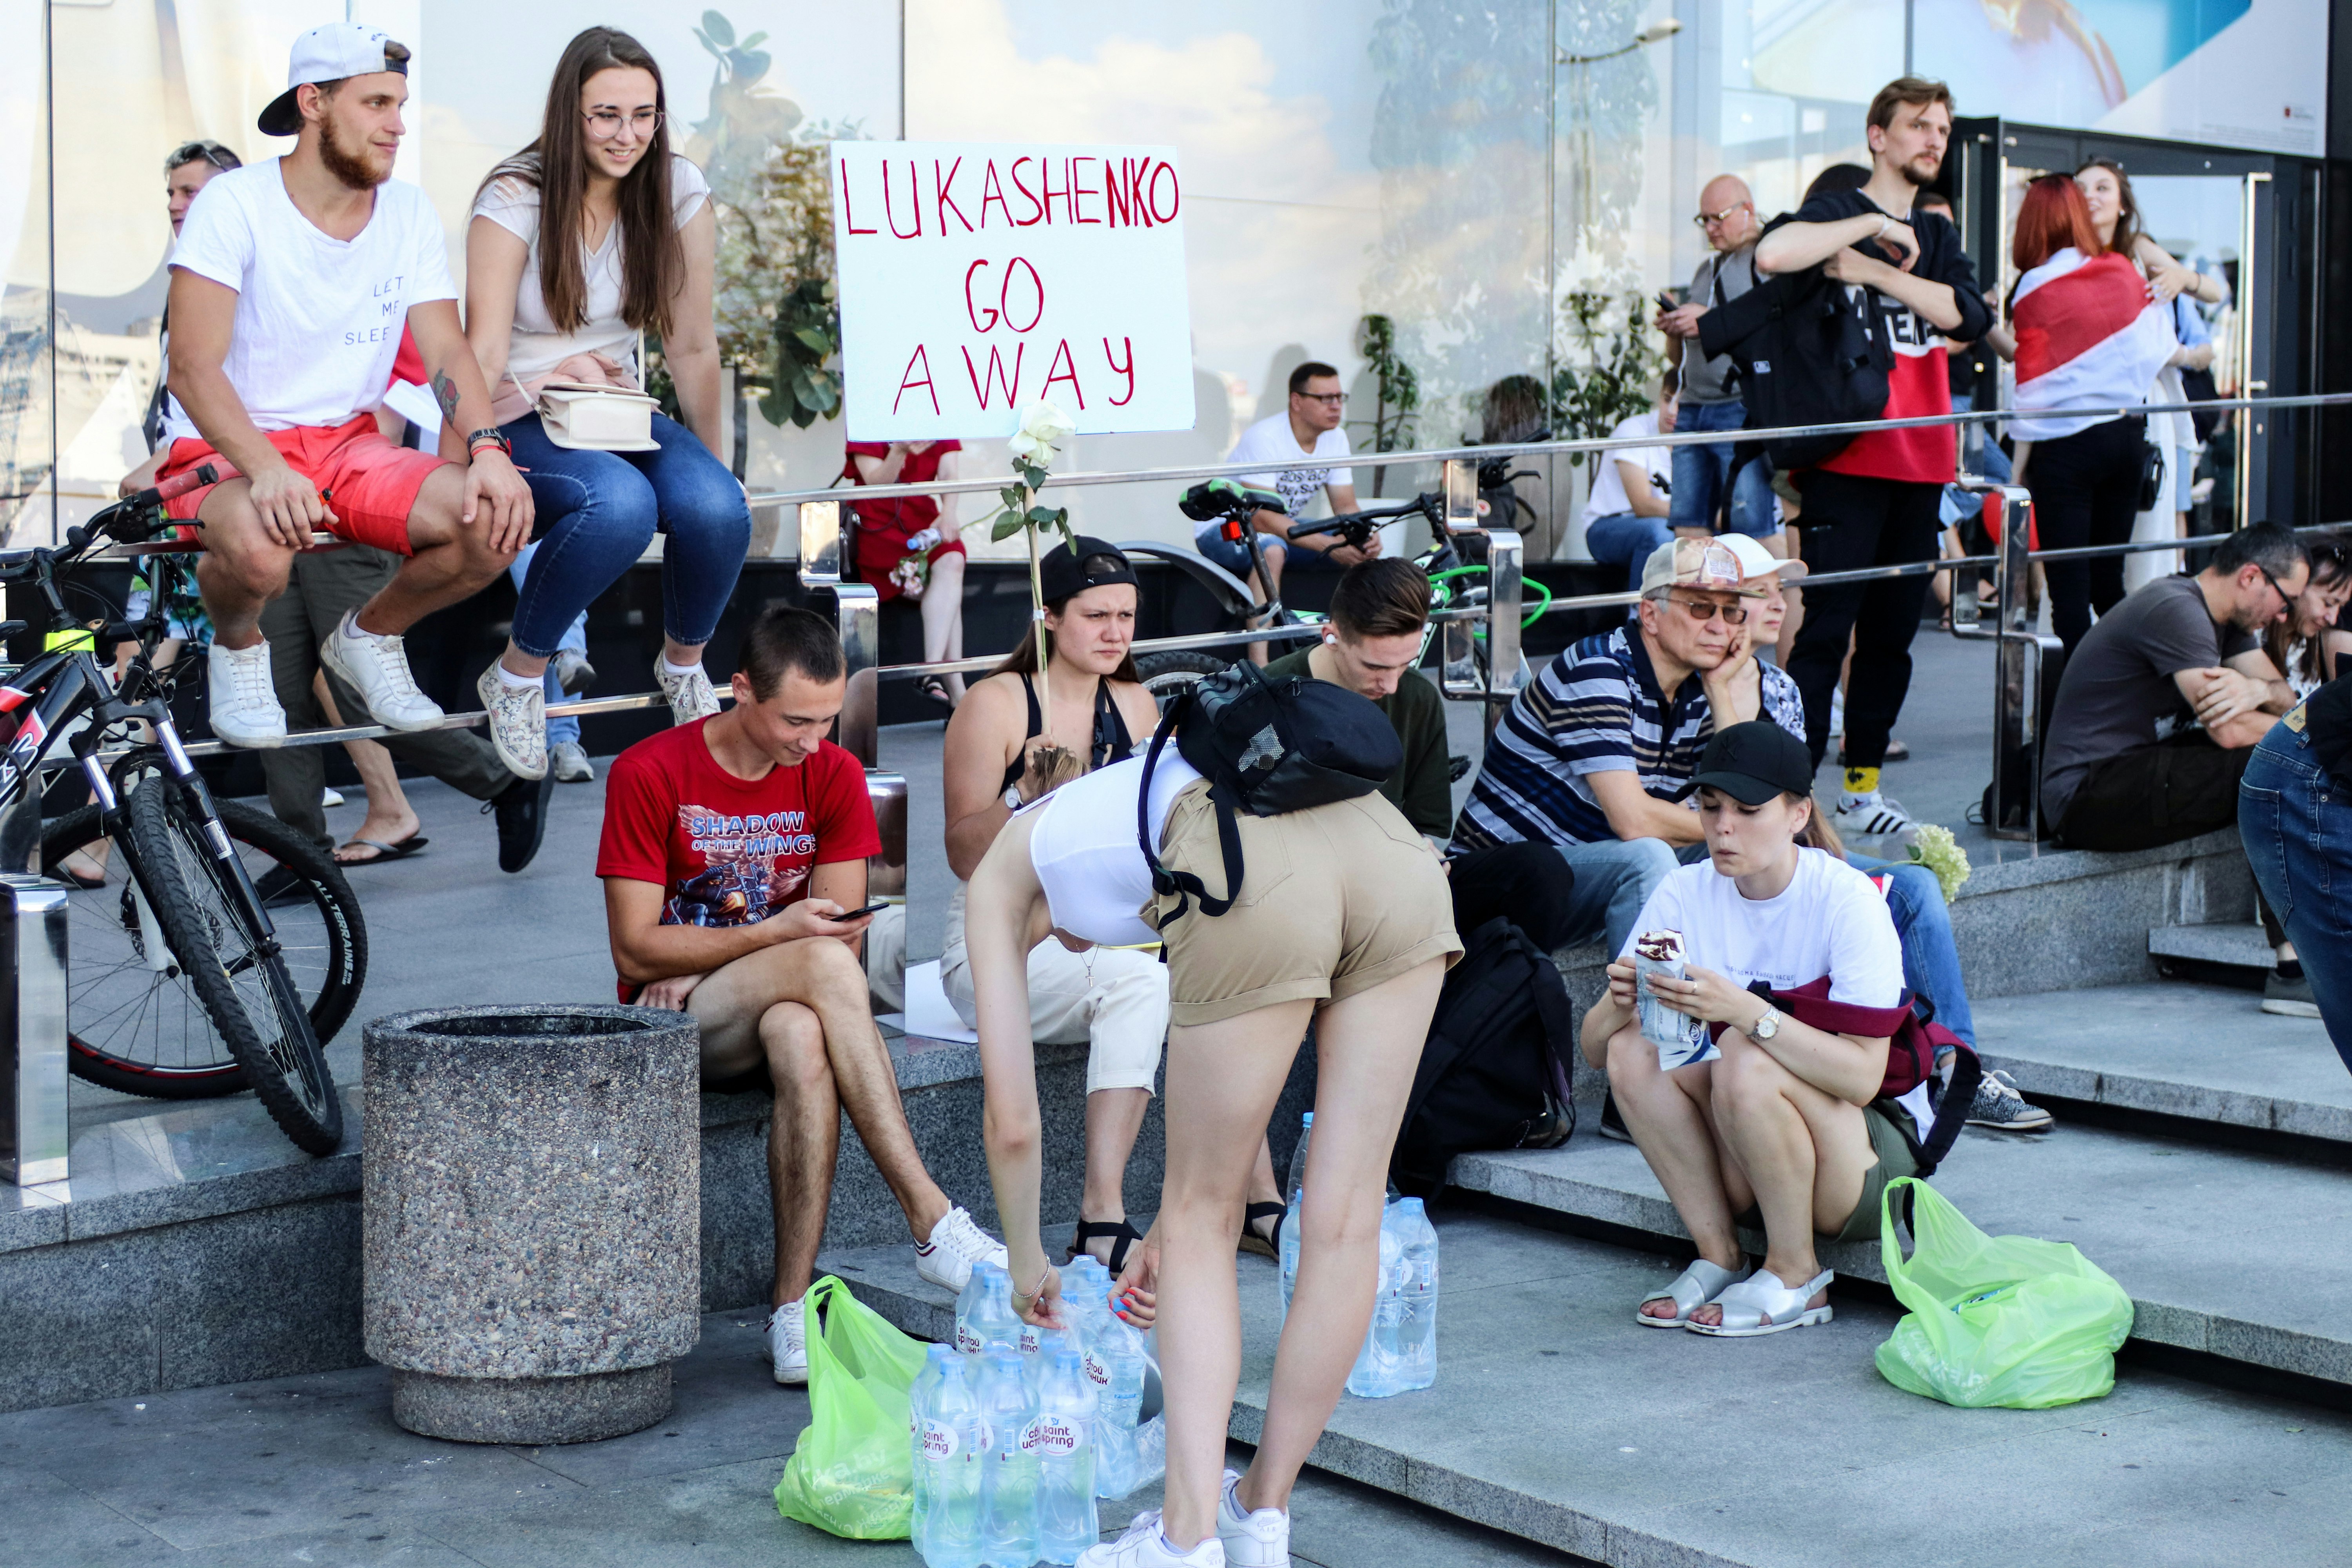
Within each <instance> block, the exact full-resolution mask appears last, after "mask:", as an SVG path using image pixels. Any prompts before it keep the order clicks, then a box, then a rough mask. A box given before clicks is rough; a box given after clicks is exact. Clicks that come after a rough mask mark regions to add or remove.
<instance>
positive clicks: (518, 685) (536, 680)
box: [491, 659, 547, 691]
mask: <svg viewBox="0 0 2352 1568" xmlns="http://www.w3.org/2000/svg"><path fill="white" fill-rule="evenodd" d="M491 668H493V669H496V670H497V671H498V672H499V680H500V681H501V682H503V683H504V684H506V685H508V686H511V687H513V688H514V689H516V690H518V691H525V690H538V689H541V688H543V687H544V686H545V685H546V684H547V678H546V677H545V676H543V675H517V674H516V673H515V672H514V671H513V670H511V669H509V668H507V666H506V661H505V660H504V659H500V660H499V662H498V663H497V664H495V665H493V666H491Z"/></svg>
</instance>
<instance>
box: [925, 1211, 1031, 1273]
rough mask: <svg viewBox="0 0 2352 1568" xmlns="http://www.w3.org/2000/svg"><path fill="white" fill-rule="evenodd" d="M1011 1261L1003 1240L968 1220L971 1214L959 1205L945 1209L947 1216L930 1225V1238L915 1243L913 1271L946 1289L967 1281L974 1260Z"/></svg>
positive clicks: (1002, 1265) (1001, 1263)
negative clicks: (958, 1206)
mask: <svg viewBox="0 0 2352 1568" xmlns="http://www.w3.org/2000/svg"><path fill="white" fill-rule="evenodd" d="M1011 1262H1012V1258H1011V1255H1009V1254H1008V1253H1006V1251H1005V1250H1004V1244H1003V1242H1001V1241H998V1240H997V1239H996V1238H995V1237H992V1236H990V1235H989V1234H988V1232H986V1231H984V1230H982V1229H981V1228H980V1226H976V1225H974V1224H972V1223H971V1215H968V1214H966V1213H965V1212H964V1211H963V1210H962V1209H961V1208H951V1209H950V1210H948V1212H947V1217H946V1218H944V1219H942V1220H940V1223H939V1224H937V1225H935V1226H931V1239H930V1240H929V1241H924V1242H918V1243H916V1245H915V1272H916V1273H918V1274H919V1275H921V1276H922V1277H923V1278H924V1279H928V1280H929V1281H930V1282H931V1283H932V1284H934V1285H940V1286H944V1287H945V1288H947V1289H950V1290H958V1291H960V1290H961V1289H963V1288H964V1287H965V1286H966V1285H969V1284H971V1270H972V1266H973V1265H974V1264H978V1263H993V1264H995V1265H996V1266H997V1267H998V1268H1006V1267H1008V1266H1009V1265H1010V1264H1011Z"/></svg>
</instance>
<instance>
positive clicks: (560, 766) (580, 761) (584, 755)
mask: <svg viewBox="0 0 2352 1568" xmlns="http://www.w3.org/2000/svg"><path fill="white" fill-rule="evenodd" d="M547 762H548V766H550V767H551V768H553V769H554V770H555V782H556V783H557V784H593V783H595V782H596V764H595V763H592V762H590V761H589V760H588V749H587V748H586V747H585V746H583V745H582V744H581V743H580V742H577V741H558V742H555V744H554V745H552V746H550V747H549V748H548V749H547Z"/></svg>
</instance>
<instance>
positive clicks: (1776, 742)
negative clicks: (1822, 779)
mask: <svg viewBox="0 0 2352 1568" xmlns="http://www.w3.org/2000/svg"><path fill="white" fill-rule="evenodd" d="M1702 789H1712V790H1720V791H1722V792H1723V793H1724V794H1725V795H1729V796H1730V797H1731V798H1732V799H1734V800H1736V801H1738V802H1739V803H1740V804H1741V805H1763V804H1764V803H1765V802H1766V801H1768V800H1770V799H1772V798H1773V797H1774V796H1776V795H1811V794H1812V792H1813V754H1812V753H1811V752H1809V751H1807V750H1806V749H1805V743H1804V742H1802V741H1800V740H1799V739H1797V737H1796V736H1794V735H1791V734H1790V733H1789V731H1786V730H1783V729H1782V728H1780V725H1778V724H1775V723H1773V722H1771V721H1769V720H1766V719H1755V720H1750V721H1748V722H1747V723H1745V724H1734V725H1733V726H1731V728H1729V729H1728V730H1719V731H1717V732H1716V736H1715V739H1713V740H1712V741H1709V742H1707V743H1706V751H1705V752H1702V753H1700V756H1699V759H1698V772H1697V773H1694V774H1692V775H1691V782H1690V783H1688V784H1685V785H1684V786H1683V787H1682V788H1680V789H1678V790H1676V791H1675V795H1674V798H1675V799H1676V800H1686V799H1688V798H1689V797H1690V796H1691V795H1695V794H1696V793H1697V792H1698V791H1700V790H1702Z"/></svg>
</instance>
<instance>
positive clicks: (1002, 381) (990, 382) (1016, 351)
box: [960, 176, 1029, 408]
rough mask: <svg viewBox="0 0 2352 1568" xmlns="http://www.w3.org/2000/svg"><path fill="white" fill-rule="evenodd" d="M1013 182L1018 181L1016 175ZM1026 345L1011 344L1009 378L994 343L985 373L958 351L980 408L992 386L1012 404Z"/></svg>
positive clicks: (990, 346)
mask: <svg viewBox="0 0 2352 1568" xmlns="http://www.w3.org/2000/svg"><path fill="white" fill-rule="evenodd" d="M1015 183H1016V184H1018V183H1019V182H1018V177H1017V176H1016V177H1015ZM1028 346H1029V345H1028V344H1026V343H1015V344H1013V374H1012V376H1011V377H1010V378H1007V377H1006V375H1005V374H1004V360H1003V355H1002V354H1000V353H998V352H997V349H996V345H995V344H993V343H991V344H990V345H989V347H988V374H986V375H982V374H980V367H979V366H977V365H975V364H973V363H971V350H970V349H964V350H961V351H960V352H961V353H962V354H963V368H964V374H967V375H969V376H971V395H973V396H974V397H977V398H979V399H980V405H981V406H982V408H985V407H987V406H988V394H989V389H990V388H991V387H993V386H1001V387H1003V389H1004V406H1005V407H1007V408H1010V407H1012V406H1013V394H1014V392H1015V391H1017V390H1018V389H1019V387H1020V385H1021V355H1022V353H1023V352H1024V351H1025V350H1026V349H1027V348H1028Z"/></svg>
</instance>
